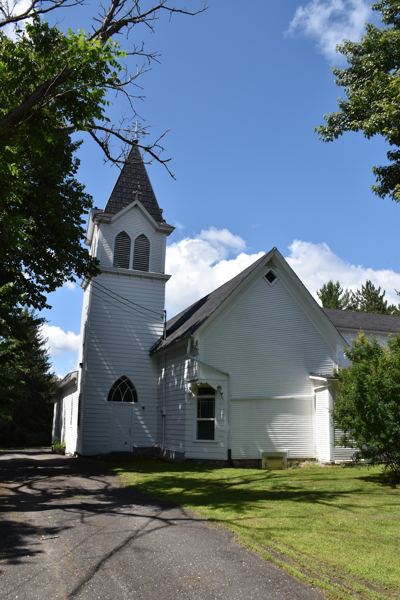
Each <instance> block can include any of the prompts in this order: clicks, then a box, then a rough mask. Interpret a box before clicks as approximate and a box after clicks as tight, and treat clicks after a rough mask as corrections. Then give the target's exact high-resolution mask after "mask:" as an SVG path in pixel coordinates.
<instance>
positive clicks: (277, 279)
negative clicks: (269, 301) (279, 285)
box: [263, 267, 279, 287]
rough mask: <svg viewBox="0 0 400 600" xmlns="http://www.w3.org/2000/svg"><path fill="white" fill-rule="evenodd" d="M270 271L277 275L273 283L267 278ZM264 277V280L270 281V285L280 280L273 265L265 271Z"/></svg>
mask: <svg viewBox="0 0 400 600" xmlns="http://www.w3.org/2000/svg"><path fill="white" fill-rule="evenodd" d="M270 271H272V273H273V274H274V275H275V279H274V280H273V282H272V283H271V282H270V281H268V279H267V275H268V273H269V272H270ZM263 279H264V281H266V282H267V283H268V285H270V286H271V287H272V286H274V285H275V284H276V282H277V281H279V276H278V273H277V272H276V270H275V269H273V268H272V267H269V268H268V270H267V271H265V273H264V275H263Z"/></svg>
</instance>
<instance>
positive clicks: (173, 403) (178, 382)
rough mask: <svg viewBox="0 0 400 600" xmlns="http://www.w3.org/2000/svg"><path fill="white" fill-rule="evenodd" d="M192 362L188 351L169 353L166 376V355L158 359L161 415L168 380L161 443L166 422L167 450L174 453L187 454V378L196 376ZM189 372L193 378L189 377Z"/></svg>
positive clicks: (160, 429)
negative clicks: (187, 353)
mask: <svg viewBox="0 0 400 600" xmlns="http://www.w3.org/2000/svg"><path fill="white" fill-rule="evenodd" d="M191 362H192V361H189V359H188V358H187V356H186V348H182V349H180V350H177V351H175V352H174V351H173V352H168V353H167V355H166V364H165V367H166V371H165V373H164V356H160V358H159V379H158V381H159V387H158V393H159V412H160V414H161V411H162V409H163V406H164V377H166V380H165V416H164V417H161V420H160V422H159V428H158V431H159V440H160V444H162V438H163V432H162V428H163V423H162V419H164V428H165V431H164V449H165V450H168V451H171V452H182V453H183V452H185V451H186V429H187V405H188V402H189V399H188V396H189V394H188V386H187V379H188V378H189V376H192V375H193V365H191V364H190V363H191ZM189 371H190V375H189Z"/></svg>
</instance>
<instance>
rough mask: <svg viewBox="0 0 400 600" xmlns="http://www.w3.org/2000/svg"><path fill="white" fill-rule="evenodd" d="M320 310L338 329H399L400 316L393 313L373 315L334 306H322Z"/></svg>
mask: <svg viewBox="0 0 400 600" xmlns="http://www.w3.org/2000/svg"><path fill="white" fill-rule="evenodd" d="M322 310H323V311H324V313H325V314H326V316H327V317H328V318H329V319H330V321H332V323H333V324H334V326H335V327H337V328H339V329H361V330H362V331H382V332H387V333H396V332H398V331H400V317H396V316H395V315H374V314H372V313H361V312H354V311H352V310H337V309H336V308H323V309H322Z"/></svg>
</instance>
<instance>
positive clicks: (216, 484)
mask: <svg viewBox="0 0 400 600" xmlns="http://www.w3.org/2000/svg"><path fill="white" fill-rule="evenodd" d="M124 471H125V472H126V473H128V474H129V472H130V471H132V472H133V473H134V472H135V471H136V472H138V473H142V474H143V473H144V474H146V475H147V476H149V479H148V480H147V481H146V482H145V483H143V484H142V485H141V487H142V488H143V489H145V491H146V492H147V493H149V494H150V495H151V496H155V497H162V498H164V499H165V498H167V499H168V500H170V501H171V502H175V503H178V504H186V505H190V506H193V507H196V506H209V507H212V508H214V509H218V508H220V509H223V508H226V509H232V510H234V511H235V512H237V513H239V514H240V513H242V512H245V511H247V510H248V509H249V508H255V507H257V505H260V502H262V503H268V502H271V503H272V502H280V503H282V502H289V503H292V502H294V503H302V504H323V505H330V506H331V507H334V508H337V506H336V505H335V502H336V501H337V500H339V499H340V509H341V510H344V509H347V510H351V509H352V508H353V507H355V503H354V502H353V501H351V500H350V499H351V498H354V497H355V495H360V494H366V493H367V492H366V491H364V490H362V489H361V486H358V487H357V485H356V484H355V485H354V487H353V488H352V489H348V488H347V489H345V490H333V489H332V490H329V489H326V490H324V489H312V488H311V486H310V485H306V484H307V483H310V481H311V482H312V483H315V484H316V485H318V486H319V487H321V485H320V484H321V482H323V483H326V484H327V485H329V483H330V480H329V479H328V478H327V477H324V478H322V477H321V478H320V477H313V478H312V479H311V480H310V481H307V482H306V481H305V480H304V478H303V479H301V480H299V481H298V483H296V482H290V483H289V482H287V479H286V478H283V477H282V476H281V472H279V471H277V472H276V471H275V472H274V471H260V472H259V473H254V472H252V473H249V475H248V476H247V475H245V474H243V470H238V475H232V476H226V475H225V474H224V471H223V470H221V469H218V468H216V467H204V466H201V467H198V468H197V466H193V465H191V464H189V463H185V464H180V465H166V463H164V462H161V461H153V463H151V462H147V463H141V462H140V461H132V462H131V463H130V464H129V463H127V464H125V465H124V466H123V467H122V468H121V474H123V472H124ZM193 471H195V472H196V471H198V472H199V474H200V475H201V474H202V473H204V474H207V475H209V474H212V475H214V474H215V473H218V472H221V477H220V478H217V479H216V478H214V477H213V478H211V479H210V478H208V477H205V478H202V477H196V476H191V474H192V473H193ZM152 472H153V473H154V475H155V477H154V479H152V478H151V475H152ZM160 473H163V475H162V476H161V477H160V476H159V475H160ZM332 480H333V481H335V478H333V479H332ZM125 484H126V485H131V487H134V485H135V484H134V483H132V484H129V483H128V482H127V481H125ZM346 499H349V501H348V502H346Z"/></svg>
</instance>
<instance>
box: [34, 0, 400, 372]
mask: <svg viewBox="0 0 400 600" xmlns="http://www.w3.org/2000/svg"><path fill="white" fill-rule="evenodd" d="M177 2H178V0H177ZM177 2H176V3H177ZM142 4H143V6H142V9H143V7H144V5H145V4H146V3H145V2H143V3H142ZM184 4H185V5H186V6H187V7H192V6H193V7H194V6H197V3H196V2H194V1H191V0H189V1H186V2H185V3H184ZM96 5H97V3H96V2H91V3H90V6H86V7H83V8H82V7H81V8H79V9H75V10H73V11H72V10H71V9H67V10H66V11H64V12H63V13H62V15H61V13H60V14H59V16H62V17H63V20H62V21H61V22H60V24H59V25H60V27H61V28H62V29H64V28H66V27H67V26H71V27H72V28H73V29H78V28H86V29H88V27H89V21H88V16H89V14H90V12H91V11H92V12H93V11H94V10H95V9H94V7H95V6H96ZM366 20H369V21H371V20H376V15H372V13H371V11H370V3H369V2H366V1H364V0H313V1H311V2H307V1H306V0H304V1H303V2H302V1H298V0H285V2H276V3H270V2H266V1H265V0H251V1H249V2H246V3H243V2H239V0H230V1H229V2H221V1H219V2H217V1H214V2H212V3H210V7H209V9H208V10H207V11H206V12H205V13H203V14H200V15H198V16H196V17H184V16H178V15H175V16H174V17H173V18H172V21H169V20H168V19H167V18H162V19H160V21H159V22H158V23H157V25H156V28H155V33H154V34H151V35H150V34H149V33H148V32H147V31H144V30H142V31H140V30H137V32H135V31H134V32H133V34H134V35H133V36H132V41H135V42H136V43H138V42H141V41H142V39H143V40H144V41H145V42H146V44H147V45H148V47H149V49H152V50H157V51H158V52H160V53H161V54H162V56H161V59H160V60H161V64H154V65H153V66H152V69H151V70H150V71H149V72H147V73H146V74H144V75H143V76H141V78H140V84H141V85H142V86H143V91H141V93H143V94H144V95H145V96H146V98H145V100H144V101H143V102H141V101H138V110H139V112H140V114H141V116H142V121H143V122H144V123H145V124H146V125H150V126H151V131H152V134H151V135H152V136H153V137H154V138H155V137H156V136H157V135H159V134H161V133H163V131H164V130H166V129H170V132H169V133H168V135H167V136H166V138H165V148H166V150H165V156H168V157H171V158H172V161H171V170H172V171H173V173H174V174H175V175H176V181H174V180H173V179H172V178H171V177H170V176H169V175H168V173H167V172H166V170H165V169H164V168H163V167H162V166H160V165H158V164H153V165H149V167H148V171H149V175H150V178H151V180H152V183H153V187H154V189H155V192H156V195H157V198H158V201H159V203H160V206H161V207H162V208H163V209H164V216H165V218H166V219H167V221H168V222H170V223H171V224H173V225H175V226H176V231H175V232H174V233H173V234H172V235H171V236H170V238H169V244H170V246H169V254H168V258H167V271H168V272H169V273H171V274H172V278H171V281H170V283H168V285H167V309H168V313H169V316H172V315H173V313H174V312H176V311H178V310H180V309H181V308H183V307H184V305H185V304H186V303H190V302H192V301H194V300H195V299H196V298H199V297H201V296H203V295H204V294H205V293H207V292H209V291H211V290H212V289H213V288H214V287H216V286H217V285H220V284H221V283H223V282H224V281H226V280H227V279H229V278H230V277H231V276H233V275H235V274H236V273H237V272H239V271H240V270H241V269H242V268H245V267H246V266H247V264H250V263H251V262H252V261H253V260H255V259H256V258H257V256H258V255H259V253H261V252H266V251H268V250H269V249H270V248H271V247H273V246H276V247H277V248H278V249H279V250H280V252H281V253H282V254H283V255H284V256H285V257H287V258H288V260H289V262H290V264H291V266H292V267H293V268H294V269H295V271H296V272H297V274H298V275H299V276H300V278H301V279H302V280H303V282H304V283H305V285H306V286H307V287H308V289H309V290H310V292H311V293H313V294H315V291H316V289H318V288H319V287H320V286H321V285H322V283H324V282H325V281H327V280H328V279H330V278H334V279H335V280H336V279H339V280H340V282H341V283H342V285H344V286H348V287H350V288H353V289H356V288H357V287H360V286H361V283H364V282H365V280H366V279H367V278H368V279H372V280H373V282H374V283H376V284H377V285H381V286H382V288H383V289H385V290H386V294H387V296H388V297H389V299H390V300H391V301H396V295H395V293H394V289H395V288H397V289H400V252H399V206H398V205H396V204H395V203H393V202H392V201H390V200H381V199H379V198H378V197H376V196H374V195H373V194H372V192H371V189H370V187H371V184H372V183H374V177H373V175H372V172H371V167H372V165H379V164H384V163H385V157H386V152H387V150H388V148H387V146H386V144H385V143H384V141H383V140H382V139H378V138H376V139H372V140H366V139H365V138H364V137H363V135H362V134H352V133H349V134H347V135H345V136H343V137H342V138H341V139H340V140H337V141H336V142H334V143H333V144H323V143H322V142H320V141H318V138H317V135H316V134H315V133H314V131H313V128H314V127H315V126H317V125H320V124H322V123H323V115H324V113H327V112H331V111H334V110H335V106H336V98H337V97H338V96H340V95H343V92H342V90H341V89H340V88H338V87H337V86H336V85H335V84H334V81H333V75H332V66H333V65H337V66H345V63H344V62H343V61H342V59H341V56H340V55H338V54H335V52H334V46H335V43H336V42H337V41H340V39H342V38H343V37H349V38H351V39H353V40H355V39H359V36H360V35H361V33H362V31H363V23H364V22H365V21H366ZM127 44H128V42H126V41H125V40H124V41H123V45H124V47H125V48H127V47H128V46H127ZM111 100H112V99H111ZM121 110H124V107H123V106H121V105H120V104H119V103H118V102H117V103H116V104H115V105H114V106H113V108H112V114H113V116H114V118H118V115H119V114H120V111H121ZM153 132H154V133H153ZM79 157H80V159H81V168H80V172H79V178H80V180H81V181H82V182H83V183H84V184H85V185H86V190H87V191H88V192H89V193H90V194H91V195H92V196H93V199H94V205H96V206H98V207H100V208H103V207H104V205H105V203H106V202H107V199H108V196H109V194H110V193H111V191H112V188H113V185H114V183H115V181H116V178H117V176H118V170H117V169H116V167H112V166H110V165H109V164H106V165H104V164H103V160H102V155H101V152H100V150H99V149H98V148H96V147H95V146H94V144H93V143H92V142H91V141H90V140H85V142H84V144H83V146H82V148H81V150H80V153H79ZM193 273H196V277H195V278H193ZM49 300H50V304H51V305H52V309H51V310H46V311H44V312H43V315H44V316H45V317H46V318H47V320H48V324H47V327H46V328H45V331H44V333H45V334H46V336H47V337H48V338H49V346H50V351H51V354H52V358H53V367H54V369H55V371H56V372H57V373H58V374H60V375H65V374H66V373H67V372H68V371H69V370H71V369H74V368H75V362H76V358H75V352H74V351H75V349H76V347H77V344H78V334H79V319H80V304H81V300H82V293H81V290H80V288H79V285H76V286H71V285H68V286H65V287H64V288H62V289H60V290H58V291H56V292H55V293H54V294H52V295H51V296H50V298H49ZM182 304H183V305H182ZM68 332H69V333H68Z"/></svg>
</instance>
